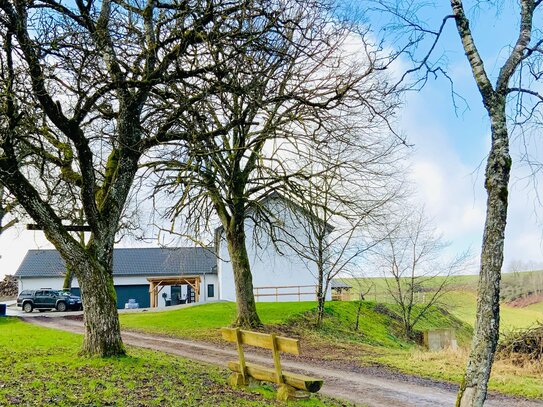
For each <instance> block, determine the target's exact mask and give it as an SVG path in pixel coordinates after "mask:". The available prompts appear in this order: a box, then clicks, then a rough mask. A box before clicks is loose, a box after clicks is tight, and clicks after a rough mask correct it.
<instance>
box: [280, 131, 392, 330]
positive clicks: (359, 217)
mask: <svg viewBox="0 0 543 407" xmlns="http://www.w3.org/2000/svg"><path fill="white" fill-rule="evenodd" d="M342 131H345V128H343V129H342ZM350 131H356V127H354V128H351V129H350ZM389 136H390V137H388V138H387V137H385V136H384V135H382V134H380V133H377V132H376V133H375V134H374V135H373V137H372V136H369V135H367V136H366V137H364V138H360V139H358V140H357V141H358V143H357V144H352V145H351V144H349V143H345V142H337V141H336V142H335V143H334V142H328V143H327V144H326V145H319V146H317V150H318V152H316V153H315V154H312V155H310V157H311V163H308V168H311V172H312V173H314V174H316V175H314V176H313V177H312V178H311V180H310V182H308V185H307V186H305V187H304V188H302V189H301V190H300V191H299V192H298V194H297V196H296V197H295V198H294V199H293V202H294V204H293V205H292V208H291V210H290V211H289V215H290V217H292V218H294V219H293V220H292V221H291V222H290V224H293V225H296V226H295V228H294V229H295V230H291V231H288V230H282V232H283V234H284V235H285V237H284V238H283V239H281V243H282V244H285V245H287V246H289V247H290V248H292V249H294V251H295V252H296V254H297V255H298V256H299V257H301V258H302V259H304V260H305V262H306V264H307V267H308V269H309V270H315V278H316V281H317V290H316V291H317V302H318V307H317V320H316V324H317V325H320V324H321V323H322V319H323V316H324V305H325V302H326V293H327V292H328V290H329V288H330V285H331V282H332V279H334V278H336V277H337V276H338V275H339V274H350V273H351V272H352V270H353V269H355V268H357V260H359V258H360V257H361V256H362V255H363V254H364V253H365V252H366V251H368V250H370V249H371V248H372V247H373V246H374V245H376V244H377V240H375V239H373V238H372V233H370V232H371V230H372V228H374V227H375V225H376V224H378V223H380V221H381V219H382V218H384V217H385V216H386V213H387V211H388V207H389V204H391V203H392V202H394V201H395V200H396V199H397V198H398V197H399V195H400V192H401V185H402V183H401V180H399V179H398V178H397V175H398V174H400V173H401V171H398V170H399V165H398V162H400V160H399V156H398V154H397V153H398V149H397V147H398V139H396V138H395V137H394V135H392V134H389ZM319 168H326V170H324V171H319ZM295 202H299V205H297V204H296V203H295ZM279 225H282V223H279ZM278 228H279V229H284V228H282V227H281V226H280V227H278ZM285 232H287V233H285ZM274 235H275V237H276V239H277V236H281V232H275V233H274ZM373 236H375V234H373Z"/></svg>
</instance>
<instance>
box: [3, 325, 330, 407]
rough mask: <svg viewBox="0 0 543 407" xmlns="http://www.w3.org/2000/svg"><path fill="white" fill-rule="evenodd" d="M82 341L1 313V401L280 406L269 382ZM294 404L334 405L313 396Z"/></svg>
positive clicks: (14, 403)
mask: <svg viewBox="0 0 543 407" xmlns="http://www.w3.org/2000/svg"><path fill="white" fill-rule="evenodd" d="M81 341H82V337H81V335H75V334H69V333H65V332H60V331H55V330H51V329H47V328H41V327H37V326H35V325H30V324H27V323H23V322H21V321H19V320H18V319H14V318H0V405H1V406H19V405H24V406H40V407H41V406H219V405H220V406H263V405H278V403H276V402H275V400H274V399H273V397H274V392H273V391H272V390H270V389H271V387H270V386H259V387H255V388H254V389H253V391H252V392H251V391H238V390H234V389H232V388H231V387H229V386H228V385H227V384H226V377H227V376H228V373H227V372H226V371H225V370H222V369H219V368H214V367H210V366H204V365H201V364H198V363H195V362H191V361H188V360H186V359H182V358H178V357H174V356H170V355H166V354H163V353H159V352H153V351H148V350H141V349H136V348H130V349H129V355H130V356H127V357H122V358H108V359H97V358H80V357H78V356H77V352H78V350H79V349H80V346H81ZM293 405H296V406H298V405H299V406H324V405H326V406H328V405H336V404H335V402H332V401H329V400H327V401H326V402H321V401H319V400H317V399H311V400H308V401H306V402H300V403H294V404H293ZM337 405H340V404H337Z"/></svg>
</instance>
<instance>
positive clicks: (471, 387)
mask: <svg viewBox="0 0 543 407" xmlns="http://www.w3.org/2000/svg"><path fill="white" fill-rule="evenodd" d="M490 115H491V121H492V147H491V150H490V155H489V157H488V160H487V165H486V177H485V188H486V190H487V212H486V222H485V229H484V235H483V246H482V253H481V270H480V275H479V285H478V296H477V314H476V321H475V331H474V335H473V340H472V345H471V353H470V357H469V360H468V365H467V368H466V373H465V375H464V380H463V381H462V384H461V386H460V390H459V393H458V399H457V403H456V405H457V406H459V407H468V406H469V407H471V406H482V405H483V403H484V401H485V399H486V394H487V387H488V379H489V377H490V372H491V369H492V363H493V361H494V352H495V350H496V346H497V343H498V337H499V321H500V280H501V268H502V263H503V246H504V239H505V226H506V222H507V203H508V202H507V201H508V184H509V176H510V171H511V157H510V155H509V137H508V132H507V123H506V116H505V98H499V99H498V100H496V101H495V103H494V106H493V108H492V109H491V110H490Z"/></svg>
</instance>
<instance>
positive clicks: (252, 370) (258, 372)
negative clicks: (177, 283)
mask: <svg viewBox="0 0 543 407" xmlns="http://www.w3.org/2000/svg"><path fill="white" fill-rule="evenodd" d="M228 368H229V369H230V370H232V371H233V372H237V373H241V367H240V364H239V362H228ZM245 368H246V369H247V373H248V374H249V376H251V377H254V378H255V379H257V380H263V381H267V382H272V383H277V382H276V381H275V377H276V374H275V369H274V368H270V367H265V366H259V365H255V364H253V363H246V364H245ZM282 374H283V378H284V381H285V384H288V385H289V386H292V387H294V388H296V389H299V390H305V391H308V392H311V393H316V392H318V391H319V390H320V389H321V387H322V384H323V380H321V379H316V378H314V377H310V376H305V375H301V374H297V373H290V372H282Z"/></svg>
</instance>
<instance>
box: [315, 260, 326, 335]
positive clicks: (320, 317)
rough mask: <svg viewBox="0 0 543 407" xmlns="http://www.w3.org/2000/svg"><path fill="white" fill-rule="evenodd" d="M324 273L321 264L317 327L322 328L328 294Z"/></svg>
mask: <svg viewBox="0 0 543 407" xmlns="http://www.w3.org/2000/svg"><path fill="white" fill-rule="evenodd" d="M323 282H324V271H323V269H322V265H321V264H319V278H318V283H317V303H318V305H317V326H321V324H322V320H323V318H324V303H325V301H326V293H325V292H324V284H323Z"/></svg>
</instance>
